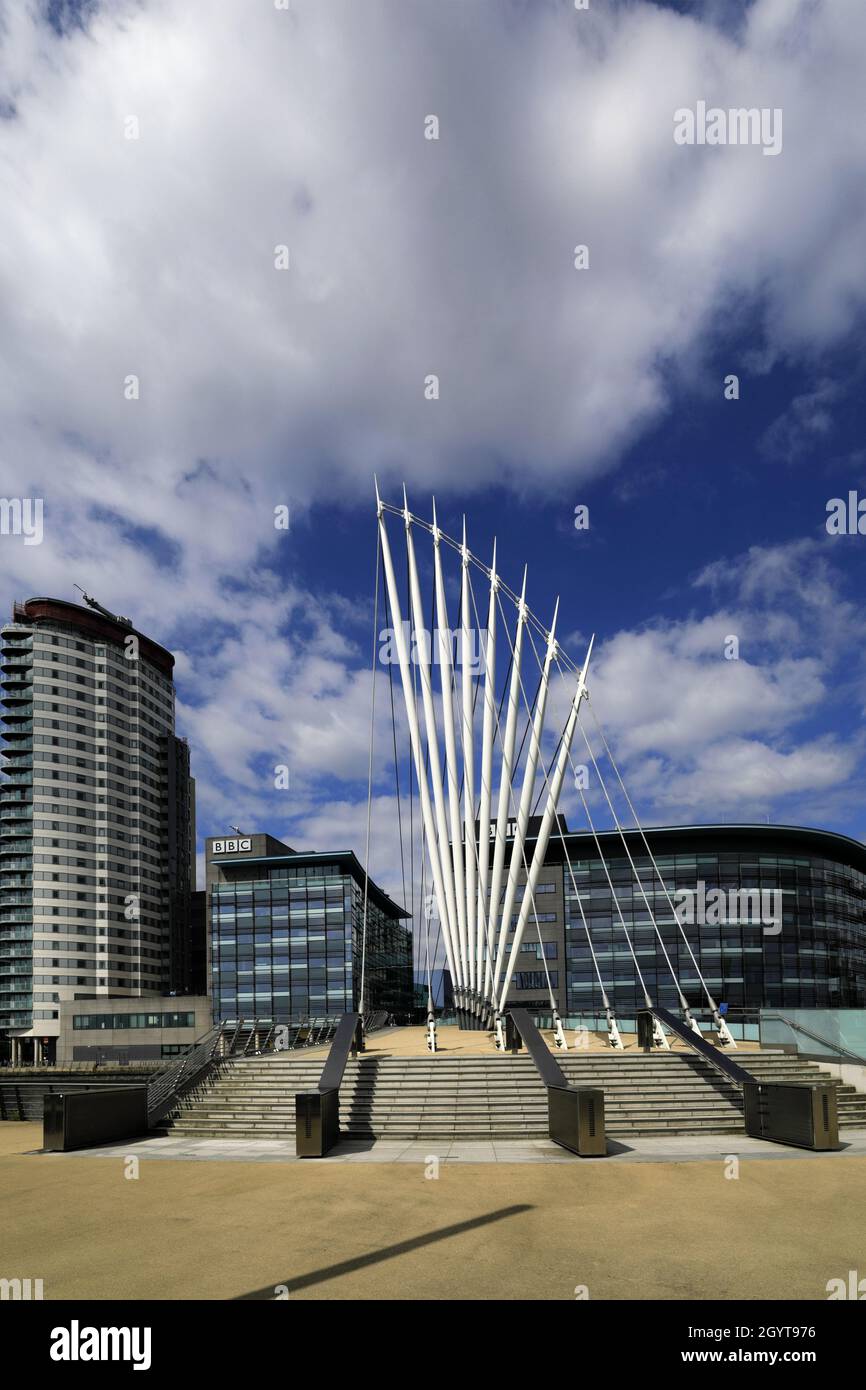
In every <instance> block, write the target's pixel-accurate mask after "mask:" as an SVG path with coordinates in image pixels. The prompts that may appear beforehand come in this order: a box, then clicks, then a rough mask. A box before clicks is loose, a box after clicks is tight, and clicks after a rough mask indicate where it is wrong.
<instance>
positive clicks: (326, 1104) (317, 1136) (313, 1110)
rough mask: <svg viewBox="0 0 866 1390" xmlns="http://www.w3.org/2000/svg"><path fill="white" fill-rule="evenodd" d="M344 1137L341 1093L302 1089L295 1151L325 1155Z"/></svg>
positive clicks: (302, 1154)
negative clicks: (342, 1133) (341, 1126)
mask: <svg viewBox="0 0 866 1390" xmlns="http://www.w3.org/2000/svg"><path fill="white" fill-rule="evenodd" d="M339 1138H340V1092H339V1088H337V1087H333V1088H329V1089H328V1090H326V1091H300V1092H299V1093H298V1094H297V1095H296V1096H295V1153H296V1154H297V1156H298V1158H324V1156H325V1154H326V1153H328V1151H329V1150H330V1149H332V1148H333V1147H334V1145H335V1144H336V1143H337V1141H338V1139H339Z"/></svg>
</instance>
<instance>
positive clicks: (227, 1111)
mask: <svg viewBox="0 0 866 1390" xmlns="http://www.w3.org/2000/svg"><path fill="white" fill-rule="evenodd" d="M742 1060H743V1063H744V1065H745V1066H746V1068H747V1069H748V1070H749V1071H751V1072H752V1074H753V1075H754V1076H755V1077H756V1079H758V1080H767V1081H771V1080H772V1081H815V1080H824V1081H826V1080H831V1081H832V1080H833V1078H831V1077H829V1076H828V1075H827V1073H825V1072H822V1071H821V1070H820V1069H819V1068H818V1067H817V1066H816V1065H815V1063H813V1062H804V1061H801V1060H800V1059H799V1058H797V1057H794V1056H791V1055H790V1054H785V1053H782V1052H775V1053H774V1052H761V1053H756V1052H750V1053H749V1054H748V1055H746V1054H743V1058H742ZM557 1061H558V1062H559V1064H560V1066H561V1067H562V1069H563V1071H564V1072H565V1074H566V1076H567V1078H568V1080H569V1081H570V1082H571V1083H572V1084H573V1085H578V1086H601V1087H602V1088H603V1089H604V1099H605V1127H606V1130H607V1133H608V1134H609V1135H610V1136H611V1137H612V1138H617V1137H628V1136H630V1135H631V1136H636V1135H650V1134H656V1135H658V1134H723V1133H733V1134H742V1132H743V1102H742V1097H741V1094H740V1092H739V1090H738V1088H737V1087H736V1086H734V1085H733V1084H732V1083H731V1082H729V1081H727V1080H726V1079H725V1078H724V1077H723V1076H722V1075H721V1074H720V1073H718V1072H717V1071H716V1070H715V1068H713V1067H712V1066H711V1065H710V1064H709V1063H708V1062H706V1061H704V1059H703V1058H702V1057H699V1056H693V1055H690V1054H687V1053H683V1052H665V1053H653V1054H649V1055H646V1054H644V1053H634V1054H625V1055H623V1054H622V1053H615V1052H609V1053H587V1054H584V1055H581V1054H580V1053H558V1054H557ZM323 1065H324V1054H319V1056H318V1057H316V1058H304V1057H300V1056H294V1057H292V1056H282V1055H280V1054H276V1055H273V1056H269V1057H261V1058H249V1059H243V1060H238V1061H236V1062H232V1063H226V1064H223V1066H222V1067H221V1069H220V1071H219V1073H218V1074H213V1073H212V1074H211V1076H210V1077H208V1078H207V1080H206V1081H205V1082H203V1083H202V1084H201V1085H200V1086H198V1087H197V1088H196V1089H195V1091H193V1092H192V1093H190V1094H189V1095H187V1096H186V1097H185V1098H184V1100H183V1102H182V1107H181V1108H180V1109H179V1111H178V1112H177V1113H176V1114H175V1116H174V1117H173V1119H172V1121H171V1122H170V1129H171V1133H172V1134H176V1135H188V1136H190V1137H200V1138H205V1137H212V1138H221V1139H230V1138H259V1139H291V1138H293V1136H294V1133H295V1095H296V1093H297V1092H299V1091H313V1090H315V1089H316V1086H317V1084H318V1080H319V1077H320V1075H321V1071H322V1066H323ZM835 1084H836V1087H837V1096H838V1107H839V1127H840V1129H841V1128H852V1127H858V1126H863V1127H866V1095H863V1094H861V1093H859V1092H857V1091H855V1090H854V1088H853V1087H852V1086H846V1085H842V1084H841V1083H839V1082H835ZM340 1128H341V1130H342V1132H343V1134H344V1135H345V1136H346V1137H347V1138H353V1139H360V1138H369V1137H371V1136H376V1137H379V1138H383V1139H405V1140H409V1139H427V1138H429V1139H446V1138H447V1139H524V1138H543V1137H544V1136H546V1134H547V1098H546V1093H545V1090H544V1086H543V1085H542V1083H541V1081H540V1079H539V1077H538V1073H537V1072H536V1070H535V1066H534V1064H533V1062H532V1060H531V1058H529V1057H528V1056H527V1055H526V1054H525V1053H524V1054H520V1055H518V1056H516V1057H512V1056H505V1055H502V1054H501V1053H494V1052H491V1054H490V1055H488V1056H483V1055H481V1056H477V1057H467V1056H460V1057H451V1058H449V1057H448V1056H447V1055H445V1054H443V1053H440V1054H439V1055H438V1056H435V1057H405V1058H401V1057H386V1056H377V1055H371V1054H366V1055H362V1056H361V1057H359V1058H358V1059H357V1060H350V1061H349V1062H348V1063H347V1066H346V1072H345V1076H344V1079H343V1085H342V1086H341V1088H340Z"/></svg>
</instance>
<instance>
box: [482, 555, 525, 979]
mask: <svg viewBox="0 0 866 1390" xmlns="http://www.w3.org/2000/svg"><path fill="white" fill-rule="evenodd" d="M527 614H528V610H527V607H526V569H525V568H524V571H523V588H522V589H521V591H520V602H519V604H518V607H517V627H516V629H515V633H514V646H513V648H512V665H511V684H510V686H509V689H508V713H507V715H506V716H505V738H504V739H503V742H502V766H501V770H500V773H499V804H498V808H497V812H496V840H495V844H494V847H493V870H492V873H491V876H490V921H491V922H492V923H493V924H494V926H495V924H496V922H497V921H499V938H498V941H497V943H496V957H497V958H498V957H499V955H500V953H501V951H502V949H503V945H504V942H503V935H504V934H505V933H506V931H507V924H506V923H505V920H504V918H503V919H502V920H500V917H499V892H500V889H501V887H502V870H503V867H504V864H505V840H506V831H507V829H508V814H509V810H510V800H511V778H512V776H513V763H514V744H515V741H516V739H517V712H518V709H519V705H520V662H521V657H522V654H523V629H524V627H525V626H526V619H527ZM493 967H494V960H493V958H492V957H491V955H490V954H489V952H488V956H487V966H486V969H485V972H484V997H485V999H490V1000H492V999H493V995H494V992H495V989H494V986H493Z"/></svg>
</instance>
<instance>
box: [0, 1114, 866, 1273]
mask: <svg viewBox="0 0 866 1390" xmlns="http://www.w3.org/2000/svg"><path fill="white" fill-rule="evenodd" d="M245 1142H246V1141H231V1140H230V1141H203V1146H202V1148H201V1149H200V1150H199V1151H198V1153H197V1154H193V1155H186V1156H183V1157H181V1156H180V1155H179V1154H178V1153H177V1152H171V1151H170V1150H168V1149H166V1148H165V1141H161V1140H158V1139H157V1140H148V1141H145V1142H143V1143H139V1144H129V1145H125V1146H114V1148H113V1151H108V1150H100V1152H99V1154H98V1156H96V1155H81V1154H40V1153H38V1152H33V1150H35V1149H38V1146H39V1144H40V1143H41V1126H39V1125H37V1124H26V1123H22V1124H16V1123H6V1124H2V1125H0V1264H2V1269H0V1276H2V1277H7V1278H11V1277H15V1276H18V1277H22V1278H23V1277H30V1278H41V1279H43V1280H44V1284H45V1297H46V1298H47V1299H61V1298H73V1299H102V1298H121V1299H147V1298H156V1299H235V1298H263V1299H273V1298H274V1297H275V1290H277V1288H278V1287H280V1286H285V1288H286V1289H287V1291H288V1293H289V1296H290V1298H292V1299H294V1298H303V1299H306V1298H317V1299H322V1298H325V1299H327V1298H336V1299H369V1300H381V1299H449V1298H460V1299H473V1300H474V1299H496V1298H504V1299H514V1300H518V1299H519V1300H523V1299H566V1300H571V1299H573V1298H574V1297H575V1289H576V1288H578V1287H582V1286H586V1288H587V1289H588V1291H589V1297H590V1300H592V1299H632V1298H636V1299H641V1298H672V1299H680V1298H682V1299H686V1298H695V1297H697V1298H723V1299H724V1298H743V1297H746V1298H752V1299H789V1298H793V1299H806V1300H812V1299H818V1300H823V1299H826V1297H827V1293H826V1285H827V1281H828V1280H829V1279H833V1278H840V1277H842V1278H846V1277H847V1274H848V1271H849V1270H851V1269H862V1268H864V1267H866V1220H864V1217H863V1213H864V1212H866V1133H862V1132H849V1133H846V1134H845V1135H844V1142H845V1143H846V1145H847V1147H846V1148H845V1149H844V1150H843V1151H842V1152H840V1153H827V1154H804V1153H802V1151H799V1150H788V1149H783V1148H781V1147H778V1148H777V1146H771V1145H759V1146H757V1147H755V1141H751V1140H748V1139H747V1138H745V1137H744V1136H730V1137H725V1136H715V1137H713V1136H706V1137H700V1138H689V1139H686V1140H674V1139H668V1140H658V1139H654V1140H640V1141H638V1140H635V1141H633V1143H631V1144H630V1145H629V1146H628V1151H624V1152H619V1150H617V1154H616V1156H614V1157H613V1158H612V1159H607V1160H599V1159H596V1160H585V1159H584V1160H582V1159H577V1158H573V1157H570V1156H569V1155H567V1154H564V1153H563V1152H562V1151H561V1150H559V1151H556V1152H555V1153H554V1152H552V1151H551V1147H549V1146H545V1144H544V1142H543V1141H539V1143H538V1144H537V1145H536V1144H532V1145H526V1144H524V1145H501V1146H500V1145H496V1146H488V1147H493V1148H494V1149H495V1150H501V1151H500V1152H494V1154H493V1157H492V1160H491V1157H490V1156H489V1155H487V1154H485V1155H482V1154H481V1153H479V1152H474V1153H473V1152H470V1151H471V1150H473V1149H474V1148H475V1146H473V1145H467V1144H456V1143H455V1144H443V1145H442V1146H441V1147H442V1150H443V1151H442V1152H441V1153H439V1154H435V1149H436V1145H435V1144H434V1145H422V1146H418V1145H406V1146H401V1145H399V1144H397V1145H391V1146H390V1149H391V1152H389V1153H385V1152H380V1154H379V1155H378V1156H377V1155H376V1153H375V1151H376V1149H378V1148H379V1145H378V1144H370V1145H367V1146H364V1145H359V1146H343V1147H342V1150H341V1151H338V1154H337V1156H336V1158H335V1159H326V1160H322V1161H315V1160H294V1159H293V1158H292V1157H291V1156H290V1155H288V1154H286V1153H282V1154H274V1153H272V1152H269V1150H268V1149H267V1148H266V1147H265V1146H264V1144H262V1145H261V1146H256V1148H258V1152H254V1151H253V1146H252V1145H248V1146H247V1152H246V1153H242V1152H241V1149H240V1147H239V1146H241V1145H243V1144H245ZM160 1145H162V1146H163V1147H162V1148H161V1149H160V1148H159V1147H158V1146H160ZM653 1145H656V1146H659V1145H660V1146H661V1147H655V1148H653V1147H652V1146H653ZM186 1146H187V1147H190V1142H189V1141H186ZM484 1147H485V1146H481V1148H482V1149H483V1148H484ZM232 1149H234V1152H233V1153H232ZM623 1149H624V1150H625V1146H623ZM397 1150H400V1151H401V1152H396V1151H397ZM422 1150H423V1152H422ZM508 1150H512V1152H511V1153H509V1152H508ZM629 1151H630V1152H629ZM530 1153H532V1154H533V1155H539V1156H538V1157H536V1156H530ZM158 1154H160V1155H161V1156H160V1157H159V1158H157V1155H158ZM434 1154H435V1157H436V1159H437V1160H438V1163H435V1164H434V1163H431V1161H430V1160H431V1155H434ZM734 1154H735V1155H737V1156H738V1160H739V1176H738V1177H735V1178H734V1177H730V1176H726V1174H729V1173H731V1171H732V1169H733V1165H732V1162H731V1158H730V1155H734ZM230 1155H231V1157H230ZM196 1157H197V1158H199V1159H204V1160H205V1161H194V1160H195V1158H196ZM133 1158H135V1159H137V1163H133V1162H131V1161H130V1160H131V1159H133ZM239 1159H243V1160H245V1161H238V1160H239ZM527 1159H528V1161H527ZM191 1160H192V1161H191ZM232 1160H234V1161H232ZM382 1160H384V1161H382ZM136 1169H137V1173H138V1176H137V1177H136V1176H127V1174H129V1173H134V1172H135V1171H136ZM437 1170H438V1176H435V1177H434V1176H432V1173H434V1172H436V1171H437Z"/></svg>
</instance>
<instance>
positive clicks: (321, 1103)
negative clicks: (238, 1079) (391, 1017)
mask: <svg viewBox="0 0 866 1390" xmlns="http://www.w3.org/2000/svg"><path fill="white" fill-rule="evenodd" d="M363 1050H364V1036H363V1028H362V1025H361V1015H360V1014H343V1017H342V1018H341V1019H340V1022H339V1023H338V1024H337V1031H336V1033H335V1034H334V1041H333V1042H332V1043H331V1047H330V1051H329V1052H328V1056H327V1059H326V1061H325V1065H324V1067H323V1068H322V1074H321V1076H320V1077H319V1084H318V1086H317V1088H316V1090H315V1091H301V1092H300V1093H299V1094H298V1095H296V1096H295V1152H296V1154H297V1155H298V1158H324V1156H325V1154H326V1153H328V1151H329V1150H330V1149H332V1148H333V1147H334V1145H335V1144H336V1143H337V1141H338V1139H339V1137H340V1086H341V1084H342V1081H343V1073H344V1071H345V1070H346V1063H347V1061H348V1060H349V1053H350V1052H352V1053H354V1054H357V1053H358V1052H363Z"/></svg>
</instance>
